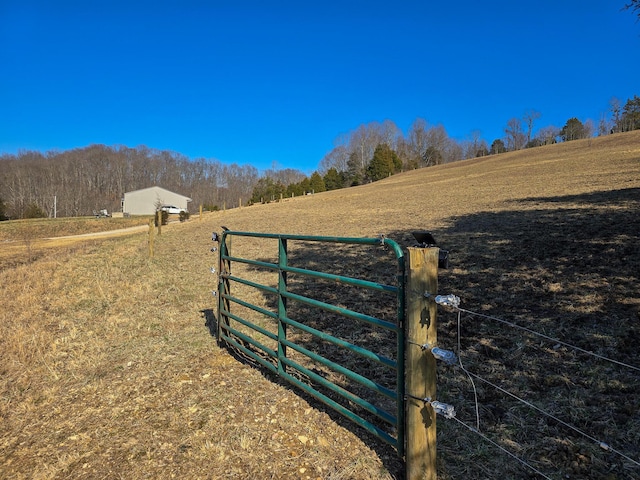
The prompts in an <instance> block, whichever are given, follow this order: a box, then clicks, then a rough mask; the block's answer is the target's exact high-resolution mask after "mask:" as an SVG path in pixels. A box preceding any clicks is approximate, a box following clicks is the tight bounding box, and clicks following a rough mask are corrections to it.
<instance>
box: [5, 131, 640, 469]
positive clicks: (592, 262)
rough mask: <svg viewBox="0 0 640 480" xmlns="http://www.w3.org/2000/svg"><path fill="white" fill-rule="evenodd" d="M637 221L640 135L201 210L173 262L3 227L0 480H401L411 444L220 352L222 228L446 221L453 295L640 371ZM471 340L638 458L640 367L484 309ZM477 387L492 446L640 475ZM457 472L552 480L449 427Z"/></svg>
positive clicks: (319, 229) (142, 240)
mask: <svg viewBox="0 0 640 480" xmlns="http://www.w3.org/2000/svg"><path fill="white" fill-rule="evenodd" d="M639 213H640V132H631V133H627V134H618V135H611V136H607V137H603V138H597V139H592V140H584V141H574V142H569V143H566V144H560V145H553V146H548V147H541V148H538V149H531V150H526V151H521V152H515V153H510V154H503V155H499V156H493V157H488V158H484V159H476V160H469V161H464V162H459V163H455V164H450V165H444V166H439V167H432V168H428V169H423V170H418V171H413V172H407V173H403V174H399V175H396V176H393V177H390V178H389V179H386V180H384V181H380V182H377V183H375V184H370V185H365V186H360V187H355V188H350V189H345V190H339V191H333V192H326V193H322V194H317V195H313V196H306V197H301V198H295V199H289V200H287V201H284V202H281V203H273V204H267V205H255V206H252V207H245V208H242V209H235V210H228V211H226V212H214V213H209V214H207V215H205V216H204V217H203V219H202V221H200V220H199V219H198V218H197V216H194V217H192V219H191V220H190V221H189V222H185V223H175V224H170V225H168V226H166V227H163V230H162V235H161V236H160V237H156V239H155V257H154V258H153V259H149V258H148V248H147V233H146V231H140V232H137V233H136V232H134V233H130V234H128V235H123V236H117V237H114V238H106V237H96V238H81V239H72V240H71V239H69V240H67V241H65V242H62V243H50V244H47V243H39V238H40V236H43V237H44V236H46V237H48V236H53V235H50V234H49V233H46V234H34V233H29V232H27V233H21V232H23V231H26V230H22V229H28V228H29V227H28V223H24V224H23V225H24V226H23V227H20V228H19V229H17V230H12V232H9V229H16V228H17V227H16V226H15V224H14V222H11V223H7V222H3V223H0V245H2V246H3V250H2V252H0V285H1V291H0V306H1V307H0V478H3V479H5V478H6V479H66V478H74V479H75V478H87V479H125V478H126V479H129V478H133V479H138V478H193V479H196V478H202V479H205V478H211V479H217V478H239V479H241V478H256V479H261V478H283V479H285V478H286V479H288V478H300V479H333V480H337V479H391V478H402V465H401V463H400V462H399V461H398V459H397V458H396V456H395V453H394V451H393V449H391V448H390V447H388V446H386V445H384V444H380V442H378V441H376V440H375V439H374V438H372V437H370V436H369V435H367V434H365V433H363V431H362V430H360V429H359V428H358V427H356V426H354V425H352V424H351V423H349V422H347V421H346V420H343V419H341V418H340V417H339V416H338V415H336V414H334V413H332V411H331V410H327V409H325V408H324V407H323V406H322V405H321V404H319V403H318V402H315V401H313V400H312V399H310V398H308V397H307V396H305V395H301V394H300V392H299V391H298V390H296V389H295V388H292V387H289V386H287V385H286V384H284V383H282V382H280V381H278V380H277V379H275V378H274V377H272V376H271V375H269V374H265V373H264V372H262V371H261V370H259V369H256V368H253V367H252V366H251V365H250V364H249V363H247V362H244V361H242V360H241V359H238V358H236V357H235V356H233V355H232V354H231V353H230V352H228V351H227V350H225V349H219V348H218V346H217V345H216V341H215V338H214V337H212V335H211V332H210V330H209V328H207V326H206V325H205V322H206V321H207V320H208V318H207V317H208V313H207V312H210V311H211V309H213V308H214V305H215V299H214V298H213V297H212V295H211V291H212V290H213V289H215V287H216V277H215V275H212V274H211V273H210V271H209V268H210V267H211V266H214V265H215V264H216V258H215V256H214V254H213V253H211V252H210V250H209V249H210V248H211V246H212V243H211V241H210V238H211V232H212V231H218V232H220V231H221V228H220V226H221V225H225V226H227V227H229V228H231V229H233V230H240V231H262V232H280V233H292V234H308V235H331V236H350V237H356V236H367V237H375V236H377V235H379V234H385V235H386V236H387V237H389V238H392V239H394V240H396V241H397V242H398V243H400V244H401V245H403V246H410V245H412V244H413V239H412V237H411V234H410V232H411V231H413V230H416V229H427V230H430V231H432V232H433V234H434V236H435V238H436V239H437V240H438V242H439V244H440V245H441V246H442V247H443V248H447V249H448V250H450V255H451V268H450V269H449V270H442V271H441V276H440V291H441V292H442V293H454V294H456V295H458V296H460V297H461V299H462V305H461V306H462V307H464V308H466V309H469V310H472V311H476V312H481V313H483V314H486V315H489V316H495V317H499V318H502V319H506V320H509V321H511V322H516V323H518V324H520V325H523V326H526V327H527V328H531V329H533V330H536V331H538V332H542V333H544V334H545V335H548V336H550V337H554V338H558V339H562V340H563V341H564V342H567V343H570V344H573V345H577V346H579V347H581V348H584V349H586V350H590V351H594V352H597V353H598V354H600V355H604V356H606V357H610V358H614V359H616V360H618V361H621V362H624V363H628V364H632V365H635V366H640V354H639V353H638V348H637V346H638V344H639V343H640V283H639V282H638V276H639V275H638V272H640V246H639V242H638V240H639V238H638V237H639V234H640V215H639ZM100 221H103V220H100ZM145 222H146V220H145ZM76 228H77V227H69V229H71V230H74V229H76ZM68 233H79V232H77V231H70V232H67V231H59V233H58V235H66V234H68ZM9 240H15V241H13V242H10V241H9ZM257 253H259V254H260V252H257ZM264 255H265V256H267V255H268V253H267V252H265V254H264ZM460 330H461V334H462V335H461V338H460V343H461V347H462V350H461V357H462V359H463V361H464V363H465V366H466V367H467V368H468V369H469V370H470V371H473V372H476V373H477V374H478V375H481V376H482V377H484V378H487V379H489V380H490V381H492V382H495V383H498V384H499V385H501V386H502V387H503V388H505V389H507V390H509V391H512V392H515V393H516V394H518V395H519V396H522V397H523V398H525V399H526V400H527V401H529V402H531V403H534V404H536V405H537V406H539V407H540V408H542V409H544V410H545V411H548V412H550V413H552V414H553V415H555V416H557V417H559V418H561V419H563V420H564V421H566V422H568V423H570V424H572V425H574V426H576V427H578V428H579V429H581V430H583V431H585V432H588V433H589V434H590V435H592V436H593V437H594V438H596V439H598V440H602V441H605V442H607V443H608V444H610V445H611V446H612V447H614V448H616V449H617V450H619V451H621V452H623V453H624V454H625V455H627V456H629V457H631V458H632V459H634V460H635V461H636V462H638V461H640V379H639V375H638V373H637V371H630V370H628V369H625V368H624V367H621V366H617V365H611V364H609V363H607V362H603V361H600V360H597V359H595V358H593V357H589V356H584V355H582V354H580V353H578V352H576V351H573V350H571V349H568V348H566V347H564V346H562V345H560V344H557V345H556V344H552V343H550V342H545V341H542V340H541V339H540V338H538V337H531V336H529V335H527V334H526V333H524V332H521V331H518V330H514V329H512V328H509V327H507V326H505V325H503V324H500V323H498V322H495V321H491V320H487V319H481V318H478V317H474V316H470V315H463V316H462V318H461V323H460ZM457 331H458V322H457V315H456V314H455V313H453V312H449V311H446V310H445V309H441V310H440V316H439V339H440V343H441V344H442V346H444V347H445V348H452V349H455V348H457V341H458V337H457ZM476 386H477V390H478V392H477V393H478V402H479V403H478V405H479V411H480V420H481V424H480V427H481V431H482V433H483V434H485V435H487V436H489V437H490V438H492V439H493V440H494V441H496V442H497V443H499V444H501V445H502V446H504V447H506V448H508V449H509V450H510V451H512V452H514V453H515V454H516V455H518V456H519V457H521V458H523V459H525V460H526V461H527V462H528V463H530V464H532V465H534V466H535V467H536V468H538V469H540V470H541V471H543V472H545V474H546V475H548V477H549V478H553V479H554V480H556V479H557V480H559V479H606V480H620V479H639V478H640V468H639V467H637V466H635V465H634V464H633V462H629V461H626V460H624V459H622V458H621V457H620V456H618V455H616V454H614V453H612V452H608V451H605V450H603V449H601V448H600V447H599V446H598V445H597V444H595V442H593V441H591V440H588V439H585V438H583V437H581V436H579V435H576V434H575V432H573V431H571V430H569V429H567V428H566V427H563V426H562V425H560V424H558V423H557V422H554V421H553V420H550V419H547V418H544V417H542V416H541V415H540V414H539V413H538V412H536V411H535V410H532V409H529V408H527V407H525V406H523V405H522V404H520V403H518V402H516V401H514V400H513V399H511V398H509V397H508V396H506V395H504V394H503V393H501V392H499V391H496V390H495V389H493V388H491V387H489V386H488V385H486V384H484V383H482V382H480V381H477V382H476ZM438 391H439V394H438V396H439V398H440V399H441V400H443V401H446V402H449V403H452V404H454V405H455V406H456V411H457V417H458V419H460V420H461V421H463V422H465V423H467V424H470V425H474V424H475V419H476V417H475V403H474V394H473V389H472V387H471V384H470V382H469V379H468V378H467V376H466V375H465V374H464V372H462V371H460V369H458V368H455V367H446V366H445V367H442V368H441V369H440V370H439V377H438ZM438 478H441V479H460V478H465V479H488V478H514V479H515V478H518V479H529V478H539V477H537V476H536V475H535V474H533V473H532V472H531V471H529V470H527V469H526V468H524V467H522V466H521V465H520V464H518V463H517V462H516V461H515V460H513V459H511V458H509V457H508V456H506V455H505V454H503V453H501V452H500V451H499V450H497V449H496V448H495V447H493V446H492V445H490V444H488V443H487V442H486V441H484V440H483V439H482V438H480V437H479V436H478V435H476V434H475V433H472V432H470V431H469V430H467V429H466V428H464V427H463V426H461V425H460V424H459V423H457V422H455V421H447V420H445V419H442V418H440V419H439V420H438Z"/></svg>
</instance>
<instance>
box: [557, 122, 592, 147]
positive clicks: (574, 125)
mask: <svg viewBox="0 0 640 480" xmlns="http://www.w3.org/2000/svg"><path fill="white" fill-rule="evenodd" d="M560 138H562V141H563V142H569V141H571V140H579V139H581V138H587V129H586V128H585V126H584V124H583V123H582V122H581V121H580V120H578V119H577V118H576V117H573V118H570V119H569V120H567V123H566V124H565V126H564V127H562V130H560Z"/></svg>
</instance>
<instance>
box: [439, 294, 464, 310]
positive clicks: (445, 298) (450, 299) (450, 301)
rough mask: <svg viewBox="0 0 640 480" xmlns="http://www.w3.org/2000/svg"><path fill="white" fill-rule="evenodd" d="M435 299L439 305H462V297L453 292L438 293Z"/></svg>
mask: <svg viewBox="0 0 640 480" xmlns="http://www.w3.org/2000/svg"><path fill="white" fill-rule="evenodd" d="M434 300H435V302H436V303H437V304H438V305H442V306H443V307H453V308H458V307H459V306H460V297H456V296H455V295H453V294H449V295H436V298H435V299H434Z"/></svg>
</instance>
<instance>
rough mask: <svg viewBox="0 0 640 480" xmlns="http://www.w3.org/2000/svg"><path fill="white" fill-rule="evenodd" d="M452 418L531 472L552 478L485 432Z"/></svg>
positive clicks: (548, 479)
mask: <svg viewBox="0 0 640 480" xmlns="http://www.w3.org/2000/svg"><path fill="white" fill-rule="evenodd" d="M452 418H453V420H455V421H456V422H458V423H459V424H460V425H462V426H464V427H466V428H468V429H469V430H470V431H472V432H473V433H475V434H476V435H479V436H480V437H482V438H483V439H484V440H486V441H487V442H489V443H490V444H492V445H493V446H494V447H496V448H498V449H499V450H501V451H502V452H504V453H506V454H507V455H509V456H510V457H511V458H513V459H514V460H517V461H518V462H519V463H521V464H522V465H524V466H525V467H527V468H528V469H530V470H532V471H533V472H535V473H537V474H538V475H540V476H541V477H543V478H546V479H547V480H552V478H551V477H548V476H546V475H545V474H544V473H542V472H541V471H540V470H538V469H537V468H536V467H534V466H533V465H531V464H529V463H527V462H525V461H524V460H523V459H521V458H520V457H518V456H517V455H515V454H513V453H511V452H510V451H509V450H507V449H506V448H504V447H503V446H502V445H500V444H499V443H498V442H496V441H495V440H491V439H490V438H489V437H487V436H486V435H485V434H483V433H482V432H480V430H477V429H475V428H473V427H472V426H470V425H467V424H466V423H464V422H463V421H462V420H460V419H459V418H456V417H452Z"/></svg>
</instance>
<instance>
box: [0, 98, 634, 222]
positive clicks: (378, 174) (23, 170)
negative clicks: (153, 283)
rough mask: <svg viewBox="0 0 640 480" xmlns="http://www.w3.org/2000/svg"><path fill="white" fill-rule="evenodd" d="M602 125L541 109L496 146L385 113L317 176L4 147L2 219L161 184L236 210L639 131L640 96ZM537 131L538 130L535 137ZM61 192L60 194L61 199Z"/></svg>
mask: <svg viewBox="0 0 640 480" xmlns="http://www.w3.org/2000/svg"><path fill="white" fill-rule="evenodd" d="M610 107H611V110H610V112H609V114H608V115H603V116H602V118H601V119H600V121H599V122H598V124H597V125H596V124H595V123H594V122H593V121H590V120H587V121H585V122H584V123H583V122H582V121H580V120H579V119H577V118H575V117H574V118H570V119H569V120H567V122H566V124H565V125H564V126H563V127H562V128H557V127H553V126H546V127H542V128H538V129H537V130H536V129H535V127H536V122H537V120H538V119H539V118H540V117H541V114H540V113H539V112H536V111H529V112H526V113H525V114H524V115H523V117H522V118H512V119H511V120H509V121H508V122H507V125H506V126H505V128H504V134H505V135H504V137H503V138H500V139H495V140H494V141H493V142H492V143H491V144H490V145H489V144H487V142H486V141H485V140H484V139H482V138H481V137H480V133H479V132H476V133H473V134H472V135H471V138H470V139H468V140H465V141H462V142H460V141H457V140H455V139H452V138H450V137H449V136H448V134H447V132H446V130H445V128H444V127H443V126H442V125H429V124H428V123H427V122H426V121H425V120H423V119H420V118H418V119H417V120H416V121H415V122H414V123H413V125H412V126H411V128H410V129H409V132H408V133H407V135H403V134H402V132H401V131H400V129H399V128H398V127H397V126H396V125H395V123H394V122H392V121H390V120H386V121H384V122H382V123H378V122H373V123H369V124H366V125H360V126H359V127H358V128H357V129H355V130H353V131H351V132H349V133H348V134H346V135H343V136H341V137H339V138H338V139H336V141H335V147H334V148H333V149H332V150H331V151H330V152H329V153H327V155H325V157H324V158H323V159H322V160H321V161H320V164H319V168H318V171H316V172H314V173H313V174H312V175H311V176H310V177H307V176H306V175H305V173H303V172H301V171H299V170H295V169H283V170H277V169H275V168H274V169H270V170H266V171H265V172H263V173H262V174H260V172H258V170H257V169H256V168H255V167H253V166H250V165H237V164H232V165H227V164H223V163H221V162H220V161H218V160H212V159H203V158H200V159H190V158H188V157H186V156H184V155H182V154H180V153H176V152H171V151H165V150H162V151H161V150H154V149H152V148H148V147H146V146H139V147H135V148H130V147H125V146H111V147H109V146H105V145H91V146H88V147H84V148H77V149H73V150H68V151H63V152H60V151H49V152H46V153H41V152H35V151H20V152H19V153H18V154H16V155H11V154H0V220H6V219H19V218H34V217H53V216H54V201H55V210H56V215H57V216H59V217H70V216H82V215H91V214H92V213H93V212H94V211H96V210H102V209H107V210H108V211H109V212H117V211H120V210H121V200H122V197H123V195H124V193H125V192H129V191H133V190H139V189H142V188H147V187H150V186H154V185H157V186H161V187H163V188H166V189H168V190H171V191H174V192H176V193H179V194H181V195H185V196H188V197H191V198H192V199H193V202H192V204H191V205H192V208H193V209H196V208H198V207H199V206H200V205H202V206H203V207H204V208H206V209H209V210H215V209H222V208H234V207H237V206H239V205H241V204H242V205H246V204H250V203H258V202H270V201H273V200H279V199H280V198H282V197H285V196H286V197H290V196H294V195H295V196H297V195H304V194H305V193H309V192H315V193H318V192H322V191H325V190H334V189H338V188H345V187H349V186H354V185H359V184H363V183H368V182H372V181H376V180H380V179H382V178H386V177H388V176H390V175H393V174H395V173H398V172H401V171H406V170H411V169H416V168H423V167H429V166H432V165H439V164H442V163H450V162H455V161H458V160H462V159H466V158H474V157H481V156H485V155H493V154H499V153H503V152H508V151H515V150H520V149H523V148H534V147H539V146H542V145H548V144H551V143H556V142H566V141H571V140H576V139H581V138H588V137H591V136H594V135H599V136H600V135H608V134H610V133H617V132H626V131H631V130H637V129H640V97H638V96H634V97H633V98H632V99H629V100H627V102H626V103H625V104H624V105H622V104H621V102H619V101H618V100H616V99H613V100H612V101H611V104H610ZM534 132H535V134H534ZM54 199H55V200H54Z"/></svg>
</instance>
